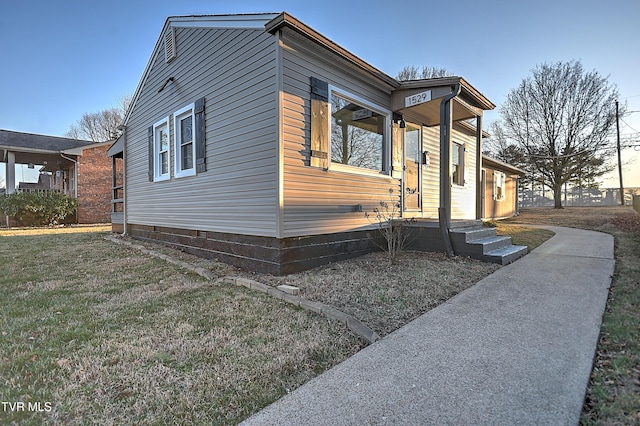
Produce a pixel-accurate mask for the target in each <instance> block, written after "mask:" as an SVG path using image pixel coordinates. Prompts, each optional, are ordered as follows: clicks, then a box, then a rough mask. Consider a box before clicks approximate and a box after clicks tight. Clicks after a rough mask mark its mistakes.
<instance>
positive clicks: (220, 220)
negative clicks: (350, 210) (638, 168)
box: [126, 28, 278, 236]
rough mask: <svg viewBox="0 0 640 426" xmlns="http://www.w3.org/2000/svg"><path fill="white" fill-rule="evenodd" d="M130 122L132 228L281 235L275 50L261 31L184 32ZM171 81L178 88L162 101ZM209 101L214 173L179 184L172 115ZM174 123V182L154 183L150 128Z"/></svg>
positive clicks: (153, 72)
mask: <svg viewBox="0 0 640 426" xmlns="http://www.w3.org/2000/svg"><path fill="white" fill-rule="evenodd" d="M175 40H176V51H177V57H176V59H175V60H174V61H173V62H171V63H169V64H166V63H165V61H164V44H163V43H161V44H160V46H159V51H158V54H157V55H156V57H155V59H154V61H153V62H152V64H151V69H150V72H149V74H148V76H147V78H146V80H145V81H144V82H143V83H144V86H143V87H142V88H141V91H140V94H139V98H138V100H137V102H136V105H135V107H134V110H133V111H132V113H131V115H130V118H129V121H128V123H127V129H126V131H127V134H126V139H127V145H126V161H127V164H126V173H127V188H126V191H127V193H126V196H127V222H128V223H132V224H140V225H153V226H166V227H174V228H183V229H197V230H204V231H217V232H229V233H239V234H248V235H258V236H276V234H277V230H276V229H277V227H276V223H277V222H276V217H277V215H276V212H277V205H278V204H277V171H278V121H277V120H278V113H277V93H276V90H275V87H276V71H277V70H276V61H275V58H276V43H275V39H274V37H273V36H272V35H270V34H268V33H265V32H264V31H262V30H248V29H244V30H240V29H203V28H176V37H175ZM169 77H173V78H174V81H173V82H170V83H169V84H167V85H166V87H165V88H164V90H162V91H161V92H160V93H158V89H159V88H160V87H162V85H163V84H164V83H165V82H166V81H167V79H168V78H169ZM201 97H204V98H205V116H206V122H205V123H206V124H205V132H206V165H207V170H206V171H205V172H202V173H199V174H197V175H196V176H192V177H184V178H175V176H173V173H174V161H175V152H174V147H173V139H174V129H173V116H172V114H173V112H174V111H177V110H178V109H180V108H182V107H184V106H185V105H188V104H189V103H191V102H194V101H195V100H196V99H198V98H201ZM167 116H169V117H170V120H169V123H170V126H169V127H170V143H171V165H170V169H171V173H172V176H171V179H170V180H168V181H164V182H149V180H148V175H147V170H148V144H147V128H148V127H149V126H150V125H152V124H153V123H155V122H157V121H158V120H161V119H163V118H164V117H167Z"/></svg>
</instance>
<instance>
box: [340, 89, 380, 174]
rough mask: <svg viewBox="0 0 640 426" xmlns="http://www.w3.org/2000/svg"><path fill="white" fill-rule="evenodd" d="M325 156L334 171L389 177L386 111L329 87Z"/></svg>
mask: <svg viewBox="0 0 640 426" xmlns="http://www.w3.org/2000/svg"><path fill="white" fill-rule="evenodd" d="M329 102H330V108H331V118H330V119H329V134H330V135H331V141H330V147H329V151H330V152H329V156H330V161H331V166H330V167H331V168H333V169H335V170H345V171H355V172H365V173H375V174H386V175H388V174H389V172H388V171H389V168H390V167H389V163H390V160H389V158H387V157H388V156H389V155H390V151H391V150H390V144H389V141H390V138H389V135H388V133H389V129H388V126H389V124H388V123H390V115H391V113H390V112H389V111H386V110H385V109H383V108H381V107H379V106H377V105H374V104H372V103H370V102H367V101H365V100H363V99H361V98H358V97H357V96H353V95H350V94H348V93H347V92H344V91H342V90H340V89H336V88H334V87H330V90H329Z"/></svg>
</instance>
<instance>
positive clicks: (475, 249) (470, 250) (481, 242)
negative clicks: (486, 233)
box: [456, 235, 511, 256]
mask: <svg viewBox="0 0 640 426" xmlns="http://www.w3.org/2000/svg"><path fill="white" fill-rule="evenodd" d="M510 245H511V237H508V236H498V235H494V236H492V237H485V238H480V239H477V240H472V241H469V242H468V243H466V244H464V245H460V246H459V247H458V249H457V250H456V253H458V254H460V255H462V256H471V255H485V254H487V253H489V252H492V251H495V250H499V249H501V248H505V247H509V246H510Z"/></svg>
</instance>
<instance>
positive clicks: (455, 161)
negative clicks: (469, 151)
mask: <svg viewBox="0 0 640 426" xmlns="http://www.w3.org/2000/svg"><path fill="white" fill-rule="evenodd" d="M451 176H452V181H453V184H454V185H459V186H464V145H461V144H459V143H457V142H453V143H452V144H451Z"/></svg>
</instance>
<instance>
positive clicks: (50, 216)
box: [0, 192, 77, 226]
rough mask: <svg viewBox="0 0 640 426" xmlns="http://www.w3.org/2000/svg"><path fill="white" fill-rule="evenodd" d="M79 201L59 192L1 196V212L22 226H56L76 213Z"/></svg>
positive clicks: (20, 193) (19, 193)
mask: <svg viewBox="0 0 640 426" xmlns="http://www.w3.org/2000/svg"><path fill="white" fill-rule="evenodd" d="M76 208H77V201H76V200H75V199H73V198H71V197H68V196H67V195H65V194H62V193H59V192H16V193H14V194H7V195H2V196H0V211H2V212H3V213H4V214H5V215H7V216H9V217H12V218H15V219H16V220H17V221H18V222H19V223H20V224H22V225H32V226H33V225H56V224H58V223H60V222H61V221H62V220H64V219H65V218H66V217H67V216H70V215H73V214H74V213H75V212H76Z"/></svg>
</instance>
